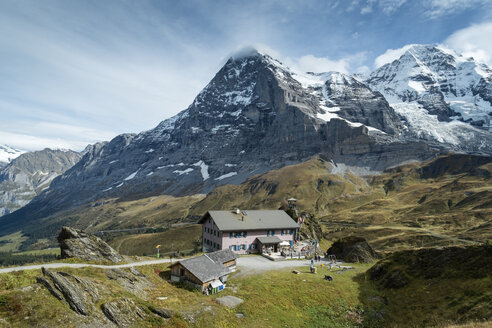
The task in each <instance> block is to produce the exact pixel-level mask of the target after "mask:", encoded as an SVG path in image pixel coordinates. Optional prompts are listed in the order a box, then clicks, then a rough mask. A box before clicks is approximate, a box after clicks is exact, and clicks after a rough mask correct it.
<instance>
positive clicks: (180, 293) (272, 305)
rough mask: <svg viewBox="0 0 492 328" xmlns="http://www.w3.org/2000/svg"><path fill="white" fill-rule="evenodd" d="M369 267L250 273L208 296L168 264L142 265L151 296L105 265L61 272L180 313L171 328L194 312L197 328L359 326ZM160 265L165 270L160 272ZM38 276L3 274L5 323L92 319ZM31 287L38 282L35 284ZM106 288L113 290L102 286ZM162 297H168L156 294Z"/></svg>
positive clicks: (0, 298)
mask: <svg viewBox="0 0 492 328" xmlns="http://www.w3.org/2000/svg"><path fill="white" fill-rule="evenodd" d="M367 267H368V266H367V265H360V266H359V265H357V269H356V270H353V271H348V272H346V273H344V274H333V273H332V275H333V276H334V278H335V281H334V282H332V283H328V282H327V281H324V280H323V279H322V278H323V275H324V274H325V273H326V272H325V271H326V270H327V269H321V271H322V272H320V273H318V274H317V275H313V274H310V273H308V272H309V268H307V267H303V268H299V270H300V271H301V272H302V274H300V275H294V274H292V273H291V270H287V269H286V270H280V271H272V272H266V273H262V274H260V275H254V276H248V277H238V278H234V277H231V278H230V280H229V287H235V289H236V293H234V292H233V290H232V288H231V289H226V290H225V291H224V292H222V293H220V294H217V295H213V296H204V295H202V294H201V293H199V292H197V291H190V290H187V289H184V288H179V287H177V286H174V285H172V284H170V283H169V282H168V281H167V278H168V275H169V271H168V269H167V267H166V266H164V265H160V266H147V267H142V268H139V270H140V271H141V272H143V273H144V274H146V275H147V276H148V277H149V278H150V280H151V281H152V282H153V284H154V288H152V289H151V290H149V294H148V299H147V300H146V301H144V300H141V299H138V298H137V297H136V296H134V295H131V294H129V293H127V292H125V291H124V290H122V288H121V287H119V286H118V285H116V283H115V282H114V281H112V280H109V279H107V278H106V277H105V275H104V271H102V270H99V269H95V268H90V269H77V270H73V269H72V270H70V269H63V270H62V271H65V272H69V273H73V274H76V275H77V276H80V277H87V278H90V279H92V280H93V281H94V282H96V283H97V285H98V286H99V288H100V293H102V294H103V295H104V300H103V301H101V302H99V303H103V302H105V301H109V300H112V299H115V298H118V297H120V296H124V297H131V298H133V299H135V300H136V302H137V304H153V305H154V306H157V307H164V308H168V309H171V310H174V311H177V312H179V313H181V315H180V316H178V317H177V318H176V319H173V320H172V321H170V322H168V325H166V326H169V327H188V326H191V325H190V324H189V322H187V321H185V320H183V318H184V317H190V316H193V317H194V320H195V324H194V325H193V326H195V327H210V326H214V327H258V326H264V327H281V326H287V327H314V326H317V327H356V326H357V320H359V319H360V316H359V315H358V314H357V312H358V311H359V312H360V309H361V306H362V303H361V302H360V301H359V299H358V286H357V283H356V282H355V281H354V280H353V278H354V276H355V275H356V274H357V273H361V272H363V271H364V270H365V269H367ZM156 270H158V271H157V272H159V271H164V272H162V273H161V274H160V275H158V274H157V273H156ZM38 275H41V272H40V270H36V271H26V272H21V273H15V274H2V275H0V325H1V323H2V322H1V320H2V319H1V318H4V320H7V321H8V323H9V324H11V325H13V326H15V327H30V326H32V325H38V326H39V327H76V326H77V324H81V323H82V322H83V321H88V320H87V319H84V318H82V317H81V316H78V315H75V314H74V313H73V311H72V310H70V308H69V307H68V305H67V304H65V303H62V302H59V301H57V300H56V299H55V298H54V297H53V296H51V295H50V294H49V292H48V291H47V290H46V289H44V288H38V285H37V284H35V277H36V276H38ZM27 286H34V289H31V288H29V287H27ZM26 287H27V288H26ZM104 288H106V290H108V291H111V292H110V293H109V292H108V293H106V292H104V291H101V290H104ZM227 294H230V295H234V296H237V297H239V298H242V299H243V300H244V301H245V302H244V303H243V304H242V305H240V306H239V307H238V308H236V309H234V310H228V309H226V308H224V307H222V306H220V305H218V304H217V303H216V302H215V301H214V300H215V298H217V297H220V296H224V295H227ZM162 296H166V297H167V299H165V300H158V299H157V298H158V297H162ZM97 305H100V304H97ZM236 313H243V314H244V315H245V318H243V319H240V318H237V317H236ZM25 318H27V319H25ZM59 320H62V321H59ZM80 320H82V322H81V321H80ZM4 323H5V322H4ZM162 324H163V322H161V321H156V322H153V321H151V320H147V321H144V322H142V324H141V326H142V327H160V326H162Z"/></svg>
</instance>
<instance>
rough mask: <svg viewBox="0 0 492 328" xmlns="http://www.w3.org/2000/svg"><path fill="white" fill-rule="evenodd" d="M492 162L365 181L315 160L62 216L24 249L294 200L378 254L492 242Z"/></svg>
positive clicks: (434, 165)
mask: <svg viewBox="0 0 492 328" xmlns="http://www.w3.org/2000/svg"><path fill="white" fill-rule="evenodd" d="M487 161H490V158H484V157H478V156H466V155H452V156H444V157H442V158H439V159H436V160H434V161H431V162H429V163H424V164H422V163H414V164H410V165H405V166H402V167H398V168H395V169H392V170H390V171H388V172H386V173H384V174H381V175H378V176H373V177H365V178H361V177H357V176H355V175H353V174H352V173H350V172H349V171H348V172H346V173H345V174H344V175H337V174H332V173H331V172H332V168H333V166H332V164H331V163H329V162H326V161H324V160H322V159H320V158H313V159H311V160H309V161H306V162H304V163H301V164H298V165H291V166H287V167H284V168H281V169H279V170H274V171H270V172H268V173H265V174H262V175H258V176H254V177H251V178H250V179H248V180H247V181H245V182H244V183H242V184H241V185H238V186H233V185H225V186H221V187H218V188H216V189H215V190H213V191H212V192H211V193H209V194H208V195H207V196H204V195H196V196H188V197H182V198H175V197H171V196H162V195H161V196H156V197H149V198H144V199H139V200H133V201H118V200H115V199H110V200H103V201H104V202H102V201H100V202H97V203H94V204H93V205H94V206H84V207H80V208H77V209H74V210H72V211H70V212H64V213H58V214H56V215H55V216H52V217H49V218H45V219H43V220H41V222H40V223H39V225H37V227H29V228H27V230H26V232H27V233H28V234H29V235H30V236H31V240H29V241H27V242H24V245H28V244H29V243H32V242H33V241H34V240H36V239H37V238H44V237H43V236H41V235H40V234H41V233H43V234H45V233H46V232H50V233H51V234H52V235H53V236H55V235H56V233H57V232H58V231H59V227H60V226H61V225H64V224H70V225H72V226H75V227H79V228H83V229H86V230H87V231H89V232H95V231H99V230H112V229H120V228H134V227H142V226H152V227H166V228H167V227H169V226H170V225H172V224H174V223H182V222H193V221H194V220H196V218H198V217H199V216H201V215H203V214H204V213H205V212H206V211H207V210H209V209H231V208H236V207H239V208H249V209H265V208H268V209H271V208H279V207H281V206H285V205H286V199H287V198H289V197H292V196H293V197H296V198H297V199H298V208H299V210H301V211H306V212H308V213H311V214H314V215H315V216H316V217H317V218H318V219H319V223H320V225H321V226H322V230H323V231H322V234H323V236H324V238H325V239H326V240H328V241H330V240H335V239H337V238H339V237H340V236H342V235H346V234H356V235H362V236H365V237H366V238H368V239H369V241H370V242H372V243H373V244H374V246H375V247H376V248H377V249H379V250H395V249H405V248H411V247H417V246H418V247H421V246H434V245H450V244H464V243H467V241H466V240H464V239H472V240H478V241H484V240H487V239H492V222H491V218H492V201H491V199H492V183H491V176H492V164H491V163H488V164H487ZM105 202H106V203H105ZM39 227H42V229H39ZM29 229H31V230H29ZM192 237H193V239H195V238H196V235H193V236H192ZM54 244H55V241H54V239H51V240H47V239H40V241H38V243H37V244H34V245H31V246H30V248H46V247H49V246H53V245H54ZM327 245H328V244H327ZM18 246H19V244H18V243H17V244H16V245H11V246H6V247H10V248H12V247H14V248H18Z"/></svg>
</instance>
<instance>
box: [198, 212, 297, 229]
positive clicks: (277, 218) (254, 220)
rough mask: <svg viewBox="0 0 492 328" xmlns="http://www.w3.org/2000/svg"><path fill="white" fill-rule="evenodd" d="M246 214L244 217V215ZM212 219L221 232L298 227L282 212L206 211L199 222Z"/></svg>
mask: <svg viewBox="0 0 492 328" xmlns="http://www.w3.org/2000/svg"><path fill="white" fill-rule="evenodd" d="M243 212H244V213H246V215H245V214H244V213H243ZM208 215H210V216H211V217H212V219H213V220H214V222H215V224H216V225H217V227H218V228H219V229H220V230H221V231H244V230H268V229H297V228H299V225H298V224H297V223H296V222H295V221H294V220H293V219H292V218H291V217H290V216H289V215H288V214H287V213H285V211H282V210H246V211H240V213H239V214H237V213H236V212H233V211H208V212H207V214H206V215H205V216H204V217H203V218H202V219H201V220H200V221H199V223H203V222H205V220H206V219H207V218H208Z"/></svg>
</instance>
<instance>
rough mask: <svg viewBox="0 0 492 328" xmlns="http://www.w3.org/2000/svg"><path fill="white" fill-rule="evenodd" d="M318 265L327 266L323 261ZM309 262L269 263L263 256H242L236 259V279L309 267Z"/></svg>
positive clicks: (287, 261)
mask: <svg viewBox="0 0 492 328" xmlns="http://www.w3.org/2000/svg"><path fill="white" fill-rule="evenodd" d="M318 263H325V264H327V263H328V261H325V260H324V259H323V260H322V261H321V262H318ZM310 264H311V261H310V260H305V259H304V260H286V261H270V260H269V259H267V258H264V257H263V256H243V257H240V258H238V259H237V269H238V271H239V272H238V273H236V274H235V276H236V277H240V276H248V275H252V274H257V273H261V272H265V271H270V270H279V269H284V268H295V267H300V266H309V265H310Z"/></svg>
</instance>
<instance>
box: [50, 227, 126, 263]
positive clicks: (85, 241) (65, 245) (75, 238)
mask: <svg viewBox="0 0 492 328" xmlns="http://www.w3.org/2000/svg"><path fill="white" fill-rule="evenodd" d="M58 242H59V243H60V251H61V252H60V253H61V258H62V259H66V258H72V257H76V258H79V259H83V260H86V261H111V262H113V263H118V262H121V261H123V258H122V257H121V255H120V254H118V252H116V251H115V250H114V249H113V248H111V246H109V245H108V244H106V243H105V242H104V241H103V240H102V239H100V238H98V237H96V236H90V235H88V234H87V233H85V232H84V231H82V230H77V229H75V228H71V227H62V230H61V231H60V234H59V235H58Z"/></svg>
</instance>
